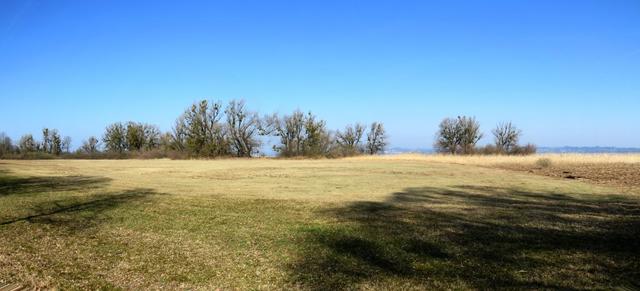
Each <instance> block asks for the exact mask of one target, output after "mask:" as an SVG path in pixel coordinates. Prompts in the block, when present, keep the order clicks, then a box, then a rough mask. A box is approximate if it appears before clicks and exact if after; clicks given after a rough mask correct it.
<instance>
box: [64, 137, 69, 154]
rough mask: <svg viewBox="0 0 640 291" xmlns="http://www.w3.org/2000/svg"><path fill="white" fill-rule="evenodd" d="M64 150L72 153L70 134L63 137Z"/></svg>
mask: <svg viewBox="0 0 640 291" xmlns="http://www.w3.org/2000/svg"><path fill="white" fill-rule="evenodd" d="M62 150H63V151H64V152H65V153H70V152H71V137H70V136H65V137H64V138H63V139H62Z"/></svg>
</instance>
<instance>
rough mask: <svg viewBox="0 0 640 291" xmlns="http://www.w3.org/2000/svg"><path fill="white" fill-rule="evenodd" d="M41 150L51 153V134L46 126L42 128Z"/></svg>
mask: <svg viewBox="0 0 640 291" xmlns="http://www.w3.org/2000/svg"><path fill="white" fill-rule="evenodd" d="M40 150H41V151H43V152H45V153H51V135H50V132H49V129H48V128H46V127H45V128H43V129H42V145H41V148H40Z"/></svg>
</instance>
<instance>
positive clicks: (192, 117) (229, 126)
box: [165, 100, 386, 157]
mask: <svg viewBox="0 0 640 291" xmlns="http://www.w3.org/2000/svg"><path fill="white" fill-rule="evenodd" d="M372 126H375V127H376V129H377V130H376V131H375V132H374V134H375V137H373V136H372V135H371V133H370V134H369V136H370V137H372V138H373V139H372V142H374V143H375V146H372V147H371V148H373V150H372V151H366V152H367V153H369V154H379V153H382V152H383V151H384V147H385V146H386V142H385V140H386V135H385V132H384V127H383V126H382V124H381V123H374V125H372ZM348 128H349V126H348ZM265 136H272V137H276V138H277V139H278V143H277V144H276V145H274V146H273V150H274V151H275V152H276V153H277V154H278V155H279V156H281V157H335V156H347V155H356V154H362V153H365V150H364V149H365V145H363V143H362V133H360V135H359V136H358V138H357V139H356V140H354V141H352V143H350V144H348V145H347V144H344V143H343V142H342V141H343V139H342V138H343V134H342V133H341V132H340V131H338V132H336V133H335V134H334V133H333V132H331V131H330V130H329V129H327V126H326V121H324V120H322V119H320V118H318V117H317V116H315V115H314V114H312V113H311V112H309V113H307V114H305V113H302V111H300V110H296V111H294V112H293V113H292V114H290V115H278V114H273V115H269V116H265V117H262V118H261V117H260V116H259V114H258V113H257V112H255V111H250V110H248V109H247V107H246V105H245V103H244V102H243V101H236V100H233V101H231V102H229V104H228V105H227V106H226V108H224V110H223V106H222V105H221V104H220V103H219V102H214V103H211V102H208V101H206V100H203V101H200V102H198V103H195V104H193V105H192V106H191V107H190V108H188V109H187V110H185V112H184V113H183V114H182V115H181V116H180V117H179V118H178V119H177V120H176V123H175V126H174V128H173V130H172V132H171V133H170V134H169V135H168V136H167V138H166V139H165V140H166V141H167V142H168V143H167V144H166V147H167V148H169V149H171V150H173V151H178V152H182V153H185V154H187V155H189V156H195V157H221V156H234V157H251V156H254V155H256V154H258V153H259V149H260V146H261V145H262V140H263V139H262V138H261V137H265ZM366 146H367V147H368V146H369V143H367V145H366Z"/></svg>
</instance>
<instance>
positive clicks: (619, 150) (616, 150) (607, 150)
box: [385, 146, 640, 154]
mask: <svg viewBox="0 0 640 291" xmlns="http://www.w3.org/2000/svg"><path fill="white" fill-rule="evenodd" d="M385 153H386V154H403V153H424V154H431V153H434V150H433V149H429V148H415V149H411V148H400V147H395V148H390V149H389V150H387V151H386V152H385ZM538 153H558V154H563V153H565V154H569V153H582V154H624V153H640V148H623V147H574V146H564V147H538Z"/></svg>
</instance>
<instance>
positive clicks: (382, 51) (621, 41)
mask: <svg viewBox="0 0 640 291" xmlns="http://www.w3.org/2000/svg"><path fill="white" fill-rule="evenodd" d="M0 64H1V65H2V69H0V100H1V101H2V114H0V132H5V133H7V134H8V135H9V136H10V137H12V138H13V139H14V141H17V139H19V137H20V136H21V135H23V134H26V133H32V134H33V135H34V136H36V137H37V138H39V136H40V134H41V129H42V128H43V127H48V128H56V129H58V130H60V132H61V133H62V134H63V135H68V136H71V137H72V139H73V147H74V148H76V147H78V146H79V144H80V142H81V141H82V140H83V139H86V138H87V137H89V136H91V135H93V136H97V137H101V136H102V134H103V132H104V128H105V126H107V125H108V124H110V123H113V122H119V121H121V122H125V121H129V120H132V121H139V122H145V123H151V124H156V125H158V126H159V127H160V129H162V130H164V131H166V130H170V129H171V126H172V125H173V123H174V121H175V119H176V118H177V117H178V116H179V115H180V114H181V113H182V112H183V110H184V109H185V108H187V107H188V106H189V105H190V104H192V103H193V102H194V101H196V100H199V99H209V100H221V101H222V102H223V103H226V102H227V101H229V100H231V99H244V100H245V101H246V102H247V106H248V108H249V109H251V110H255V111H258V112H260V113H261V114H269V113H274V112H278V113H283V114H287V113H290V112H291V111H293V110H295V109H300V110H302V111H305V112H306V111H312V112H313V113H314V114H316V115H317V116H318V117H320V118H322V119H325V120H326V121H327V125H328V127H329V128H330V129H332V130H337V129H341V128H343V127H344V126H345V125H347V124H353V123H356V122H361V123H370V122H373V121H381V122H383V123H384V124H385V127H386V128H387V132H388V135H389V138H390V146H391V147H405V148H430V147H431V146H432V144H433V141H434V135H435V132H436V129H437V126H438V123H439V122H440V120H442V119H443V118H445V117H455V116H458V115H468V116H475V117H476V118H477V119H478V120H479V121H480V124H481V126H482V130H483V132H484V134H485V138H483V140H481V141H480V143H479V144H487V143H489V142H490V135H491V129H492V128H493V127H494V126H495V125H496V124H497V123H499V122H502V121H512V122H513V123H514V124H515V125H516V126H518V127H519V128H520V129H522V131H523V137H522V142H523V143H527V142H531V143H535V144H537V145H539V146H548V147H558V146H566V145H568V146H614V147H640V134H638V133H640V128H639V125H640V114H638V109H640V82H639V80H640V3H639V2H637V1H616V2H607V1H535V2H528V3H525V2H513V1H488V2H464V1H456V2H437V3H423V2H422V1H416V2H412V1H402V2H397V1H394V2H393V3H392V2H386V3H385V2H377V1H367V2H356V1H349V2H346V1H335V2H333V1H322V3H320V2H318V3H297V2H282V1H278V2H269V3H267V2H259V1H255V2H251V1H248V2H242V3H239V2H235V1H230V2H217V3H210V2H206V1H202V2H197V1H194V2H188V3H186V4H185V3H182V4H180V5H178V4H177V3H174V4H168V3H156V2H152V1H149V2H146V1H135V2H128V1H109V2H91V3H90V2H80V1H77V2H76V1H69V2H53V1H52V2H48V1H3V2H2V3H0Z"/></svg>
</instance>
